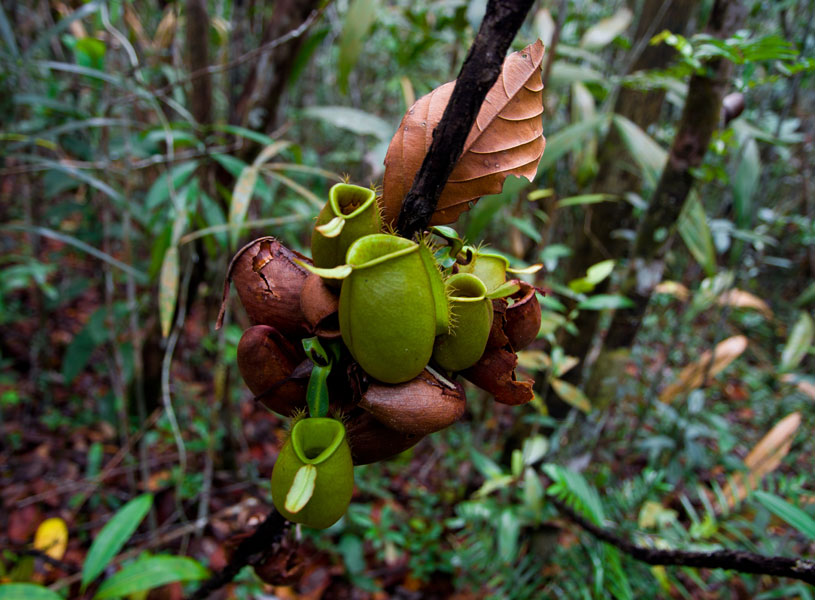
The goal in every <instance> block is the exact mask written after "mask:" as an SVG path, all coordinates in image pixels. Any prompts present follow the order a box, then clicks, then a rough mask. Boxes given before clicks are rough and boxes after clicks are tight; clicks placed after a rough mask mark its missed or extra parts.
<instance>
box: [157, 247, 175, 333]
mask: <svg viewBox="0 0 815 600" xmlns="http://www.w3.org/2000/svg"><path fill="white" fill-rule="evenodd" d="M178 263H179V260H178V246H171V247H170V248H168V249H167V252H165V253H164V260H162V261H161V273H160V274H159V278H158V313H159V321H160V322H161V335H162V336H164V337H167V336H168V335H170V328H171V327H172V324H173V313H174V312H175V304H176V301H177V300H178V280H179V271H180V268H179V264H178Z"/></svg>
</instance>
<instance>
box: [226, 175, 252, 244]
mask: <svg viewBox="0 0 815 600" xmlns="http://www.w3.org/2000/svg"><path fill="white" fill-rule="evenodd" d="M257 179H258V168H257V167H255V166H251V167H249V166H247V167H244V168H243V171H241V174H240V177H238V181H236V182H235V189H234V191H233V192H232V202H230V204H229V225H230V227H234V229H231V230H230V232H229V242H230V244H231V246H232V247H233V248H235V247H236V246H237V244H238V237H239V235H240V231H241V230H240V226H241V225H242V224H243V222H244V221H245V220H246V211H248V210H249V200H251V198H252V192H254V191H255V182H256V181H257Z"/></svg>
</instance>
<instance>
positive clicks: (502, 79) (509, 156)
mask: <svg viewBox="0 0 815 600" xmlns="http://www.w3.org/2000/svg"><path fill="white" fill-rule="evenodd" d="M542 60H543V44H542V43H541V41H540V40H538V41H537V42H535V43H534V44H531V45H529V46H527V47H526V48H524V49H523V50H521V51H520V52H515V53H513V54H511V55H509V56H508V57H507V58H506V60H505V61H504V66H503V69H502V72H501V74H500V75H499V76H498V80H497V81H496V82H495V85H493V86H492V88H491V89H490V91H489V92H488V93H487V97H486V98H485V99H484V103H483V104H482V106H481V110H480V111H479V113H478V115H477V116H476V122H475V123H474V124H473V128H472V129H471V130H470V134H469V135H468V137H467V141H466V142H465V144H464V151H463V153H462V155H461V158H460V159H459V161H458V163H456V166H455V168H454V169H453V173H452V174H451V175H450V178H449V180H448V182H447V185H446V186H445V188H444V191H443V192H442V195H441V198H440V199H439V203H438V207H437V208H436V212H435V213H434V214H433V218H432V219H431V221H430V224H431V225H441V224H444V223H452V222H453V221H455V220H456V219H457V218H458V216H459V215H460V214H461V213H462V212H464V211H465V210H467V209H468V208H469V207H470V203H471V202H474V201H475V200H478V198H480V197H481V196H486V195H489V194H497V193H499V192H500V191H501V188H502V187H503V183H504V180H505V179H506V178H507V176H509V175H516V176H518V177H526V178H527V179H528V180H530V181H532V178H533V177H534V176H535V173H536V172H537V169H538V163H539V162H540V158H541V156H543V150H544V147H545V146H546V140H545V138H544V137H543V125H542V122H541V114H542V113H543V102H542V97H543V96H542V94H543V84H542V83H541V71H540V65H541V61H542ZM454 87H455V81H451V82H448V83H445V84H444V85H442V86H440V87H438V88H436V89H435V90H433V91H432V92H430V93H429V94H427V95H426V96H423V97H422V98H419V100H417V101H416V102H415V103H414V104H413V106H411V107H410V109H408V111H407V113H406V114H405V116H404V118H403V119H402V123H401V124H400V125H399V129H398V130H397V131H396V134H395V135H394V136H393V139H392V140H391V143H390V146H389V147H388V153H387V155H386V156H385V180H384V192H383V217H384V218H385V220H386V221H389V222H394V221H396V218H397V217H398V216H399V210H400V209H401V207H402V202H403V201H404V198H405V196H406V195H407V193H408V191H409V190H410V186H411V185H412V184H413V179H414V177H415V176H416V172H417V171H418V170H419V167H420V166H421V164H422V160H423V159H424V156H425V154H426V153H427V150H428V149H429V148H430V143H431V142H432V140H433V130H434V129H435V128H436V126H437V125H438V124H439V122H440V121H441V117H442V115H443V114H444V109H445V108H446V107H447V103H448V102H449V100H450V96H451V95H452V93H453V88H454Z"/></svg>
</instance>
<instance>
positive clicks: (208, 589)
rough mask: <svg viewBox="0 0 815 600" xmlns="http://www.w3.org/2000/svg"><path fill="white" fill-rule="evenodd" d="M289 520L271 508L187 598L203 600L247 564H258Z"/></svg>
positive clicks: (278, 537)
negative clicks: (226, 562) (220, 566)
mask: <svg viewBox="0 0 815 600" xmlns="http://www.w3.org/2000/svg"><path fill="white" fill-rule="evenodd" d="M288 524H289V522H288V521H286V519H284V518H283V517H282V516H281V515H280V513H279V512H277V511H276V510H274V509H273V510H272V512H270V513H269V515H268V516H267V517H266V519H265V520H264V521H263V523H261V524H260V525H259V526H258V528H257V529H256V530H255V532H254V533H253V534H252V535H251V536H249V537H248V538H246V539H245V540H243V541H242V542H241V544H240V546H238V549H237V550H235V554H233V555H232V558H231V559H230V560H229V564H227V565H226V566H225V567H224V568H223V569H221V570H220V571H218V572H217V573H215V574H214V575H213V576H212V577H210V578H209V579H207V580H206V581H205V582H204V583H203V584H201V585H200V586H199V587H198V589H197V590H195V592H193V594H192V595H191V596H190V597H189V600H203V599H204V598H208V597H209V595H210V594H211V593H212V592H214V591H215V590H218V589H220V588H222V587H223V586H225V585H226V584H228V583H229V582H231V581H232V580H233V579H235V576H236V575H237V574H238V573H239V572H240V571H241V569H243V568H244V567H245V566H247V565H256V564H260V563H261V562H262V561H263V560H264V559H265V558H266V557H267V556H269V555H270V554H271V553H272V552H273V551H274V549H275V548H274V546H275V543H276V542H277V541H278V540H280V538H281V537H283V534H284V532H285V531H286V528H287V527H288Z"/></svg>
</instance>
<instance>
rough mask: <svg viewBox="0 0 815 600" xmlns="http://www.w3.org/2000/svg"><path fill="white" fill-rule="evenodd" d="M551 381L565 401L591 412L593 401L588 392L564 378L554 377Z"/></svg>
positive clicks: (585, 411)
mask: <svg viewBox="0 0 815 600" xmlns="http://www.w3.org/2000/svg"><path fill="white" fill-rule="evenodd" d="M549 383H550V384H551V385H552V389H553V390H555V393H556V394H557V395H558V396H560V397H561V399H562V400H563V401H564V402H567V403H568V404H571V405H572V406H574V407H575V408H577V409H579V410H582V411H583V412H584V413H589V412H591V402H589V399H588V398H587V397H586V394H584V393H583V392H582V391H581V390H580V388H577V387H575V386H573V385H572V384H571V383H567V382H565V381H563V380H562V379H552V380H551V381H550V382H549Z"/></svg>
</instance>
